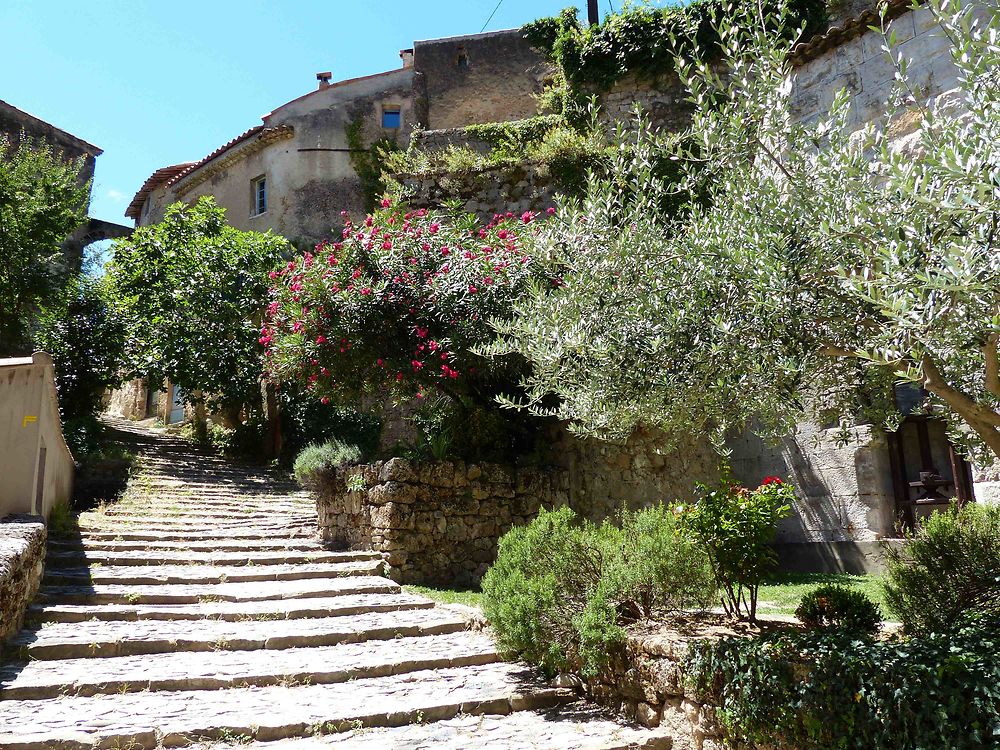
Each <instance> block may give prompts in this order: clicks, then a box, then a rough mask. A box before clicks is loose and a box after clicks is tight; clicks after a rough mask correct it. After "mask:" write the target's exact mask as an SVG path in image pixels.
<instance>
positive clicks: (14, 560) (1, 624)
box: [0, 515, 45, 650]
mask: <svg viewBox="0 0 1000 750" xmlns="http://www.w3.org/2000/svg"><path fill="white" fill-rule="evenodd" d="M44 561H45V524H44V523H42V519H41V518H39V517H37V516H26V515H11V516H7V517H6V518H4V519H2V520H0V650H2V646H3V642H4V641H6V640H7V639H8V638H9V637H10V636H12V635H14V633H16V632H17V631H18V630H19V629H20V627H21V622H22V620H23V619H24V612H25V609H27V607H28V604H29V603H30V602H31V600H32V598H34V596H35V593H36V592H37V591H38V586H39V584H40V583H41V580H42V573H43V571H44Z"/></svg>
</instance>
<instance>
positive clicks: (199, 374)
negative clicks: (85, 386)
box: [108, 197, 286, 409]
mask: <svg viewBox="0 0 1000 750" xmlns="http://www.w3.org/2000/svg"><path fill="white" fill-rule="evenodd" d="M285 252H286V242H285V240H284V239H283V238H282V237H278V236H275V235H272V234H270V233H267V234H261V233H259V232H242V231H240V230H238V229H235V228H233V227H232V226H229V225H228V224H226V221H225V210H224V209H222V208H220V207H219V206H217V205H216V203H215V199H214V198H211V197H202V198H199V199H198V200H197V202H196V203H194V204H193V205H190V206H188V205H185V204H183V203H175V204H174V205H172V206H170V207H169V208H168V209H167V212H166V215H165V216H164V219H163V221H162V222H160V223H159V224H154V225H152V226H148V227H139V228H138V229H136V231H135V232H134V233H133V235H132V236H131V237H130V238H128V239H125V240H120V241H119V242H117V243H115V245H114V255H113V258H112V260H111V262H110V264H109V265H108V277H109V282H110V284H111V289H112V291H113V293H114V295H115V298H116V299H117V301H118V304H119V306H120V309H121V314H122V316H123V318H124V320H125V321H126V325H127V328H128V330H129V333H130V336H129V340H128V346H127V354H128V356H129V359H130V365H131V370H132V372H133V373H135V374H136V375H139V376H142V377H146V378H148V379H149V381H150V382H152V383H158V382H162V381H163V379H164V378H169V379H170V380H171V381H172V382H173V383H175V384H176V385H178V386H180V388H181V389H182V390H183V392H184V395H185V398H186V399H188V400H191V401H193V400H197V399H198V398H199V396H198V394H199V393H200V394H202V396H201V398H203V399H207V400H208V401H209V402H210V404H211V405H212V406H213V407H218V408H223V409H234V408H236V409H238V408H239V407H240V406H242V405H243V404H259V403H260V382H261V378H262V374H263V354H264V349H263V347H262V346H261V345H260V343H259V342H258V340H257V339H258V337H259V336H260V334H259V330H260V322H261V319H262V317H263V314H264V309H265V308H266V306H267V295H268V277H267V274H268V273H269V272H270V271H272V270H273V269H274V268H276V267H277V266H278V265H279V264H280V262H281V260H282V259H283V257H284V254H285Z"/></svg>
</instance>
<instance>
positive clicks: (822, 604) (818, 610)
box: [795, 583, 882, 635]
mask: <svg viewBox="0 0 1000 750" xmlns="http://www.w3.org/2000/svg"><path fill="white" fill-rule="evenodd" d="M795 616H796V617H798V618H799V620H800V621H801V622H802V624H803V625H805V626H806V627H808V628H812V629H813V630H843V631H845V632H849V633H857V634H859V635H874V634H875V633H877V632H878V631H879V627H880V626H881V624H882V613H881V612H880V611H879V608H878V605H877V604H876V603H875V602H873V601H872V600H871V599H869V598H868V597H867V596H866V595H865V594H864V592H862V591H857V590H856V589H852V588H849V587H847V586H838V585H837V584H835V583H831V584H827V585H825V586H818V587H817V588H815V589H813V590H812V591H810V592H809V593H808V594H806V595H805V596H803V597H802V601H801V602H800V603H799V606H798V609H796V610H795Z"/></svg>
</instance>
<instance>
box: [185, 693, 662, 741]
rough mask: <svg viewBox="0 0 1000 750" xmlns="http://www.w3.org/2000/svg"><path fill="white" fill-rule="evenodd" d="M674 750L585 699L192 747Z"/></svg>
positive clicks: (655, 732) (656, 732) (657, 734)
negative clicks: (538, 707) (505, 712)
mask: <svg viewBox="0 0 1000 750" xmlns="http://www.w3.org/2000/svg"><path fill="white" fill-rule="evenodd" d="M390 748H391V750H430V749H431V748H433V750H469V748H488V749H489V750H671V748H673V739H672V738H671V736H670V733H669V731H668V730H666V729H652V730H651V729H645V728H642V727H637V726H634V725H631V724H628V723H626V722H624V721H622V720H621V719H619V718H617V717H615V716H613V715H612V714H610V712H607V711H604V710H601V709H599V708H597V707H595V706H593V705H591V704H587V703H585V702H582V701H580V702H575V703H568V704H565V705H562V706H557V707H555V708H550V709H547V710H544V711H517V712H515V713H512V714H509V715H507V716H503V715H497V714H482V715H475V714H471V715H462V714H460V715H458V716H456V717H455V718H453V719H445V720H444V721H435V722H431V723H422V724H411V725H408V726H402V727H394V728H392V729H368V728H363V729H351V730H348V731H346V732H340V733H338V734H326V735H318V736H314V737H299V738H293V739H284V740H276V741H274V742H255V741H252V740H251V741H247V740H245V739H240V740H237V741H231V740H227V741H224V742H212V743H211V744H204V745H203V744H201V743H199V744H197V745H196V746H194V747H193V748H192V750H389V749H390Z"/></svg>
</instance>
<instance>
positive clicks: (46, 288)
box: [0, 135, 90, 356]
mask: <svg viewBox="0 0 1000 750" xmlns="http://www.w3.org/2000/svg"><path fill="white" fill-rule="evenodd" d="M81 167H82V163H81V162H80V161H79V160H67V159H65V158H64V156H63V155H62V153H61V152H59V151H58V150H56V149H53V148H52V147H50V146H48V145H45V144H42V143H34V142H32V141H30V140H27V139H25V140H22V141H20V142H17V143H12V142H11V141H10V140H9V139H8V138H6V137H5V136H2V135H0V356H2V355H10V354H23V353H26V352H28V351H30V349H31V341H30V327H31V321H32V319H33V317H34V315H35V314H36V312H37V310H38V305H39V303H40V302H42V301H43V300H45V299H47V298H49V297H51V296H52V295H54V294H56V293H58V291H59V290H60V289H61V288H62V287H63V285H64V284H65V283H66V281H67V279H68V277H69V275H70V273H71V272H72V270H73V269H72V268H71V265H72V264H71V263H70V262H69V259H67V257H66V255H65V253H64V252H63V251H62V249H61V248H60V245H61V243H62V242H63V241H64V240H65V239H66V238H67V237H68V236H69V235H70V234H71V233H72V232H73V230H74V229H76V228H77V227H78V226H80V224H81V223H83V221H84V219H85V218H86V215H87V199H88V196H89V194H90V185H89V184H88V183H81V182H80V179H79V177H80V169H81Z"/></svg>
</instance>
